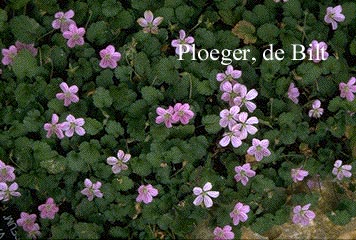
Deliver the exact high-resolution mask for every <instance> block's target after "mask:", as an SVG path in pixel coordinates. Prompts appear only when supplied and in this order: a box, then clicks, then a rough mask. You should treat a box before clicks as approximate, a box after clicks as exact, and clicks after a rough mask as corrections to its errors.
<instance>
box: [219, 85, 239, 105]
mask: <svg viewBox="0 0 356 240" xmlns="http://www.w3.org/2000/svg"><path fill="white" fill-rule="evenodd" d="M240 86H241V84H240V83H237V82H235V83H234V84H232V83H231V82H228V81H225V82H224V83H222V84H221V85H220V87H221V89H220V90H221V91H223V94H222V95H221V100H223V101H225V102H228V103H229V104H230V106H231V107H232V106H235V103H234V99H235V98H236V97H238V96H240V94H241V93H240V90H241V88H240Z"/></svg>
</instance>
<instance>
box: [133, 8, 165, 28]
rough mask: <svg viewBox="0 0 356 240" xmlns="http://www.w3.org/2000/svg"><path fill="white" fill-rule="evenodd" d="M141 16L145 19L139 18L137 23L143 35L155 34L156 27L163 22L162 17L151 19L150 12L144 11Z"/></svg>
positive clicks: (151, 14)
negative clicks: (141, 28)
mask: <svg viewBox="0 0 356 240" xmlns="http://www.w3.org/2000/svg"><path fill="white" fill-rule="evenodd" d="M143 15H144V17H145V18H139V19H138V20H137V23H138V24H139V25H140V26H141V27H143V31H144V32H145V33H152V34H157V33H158V25H160V24H161V22H162V21H163V17H156V18H153V13H152V12H151V11H150V10H147V11H145V12H144V14H143Z"/></svg>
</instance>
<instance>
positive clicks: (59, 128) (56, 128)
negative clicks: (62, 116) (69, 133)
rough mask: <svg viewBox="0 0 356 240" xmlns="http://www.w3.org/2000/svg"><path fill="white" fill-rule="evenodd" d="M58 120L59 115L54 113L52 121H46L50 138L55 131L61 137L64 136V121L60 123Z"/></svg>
mask: <svg viewBox="0 0 356 240" xmlns="http://www.w3.org/2000/svg"><path fill="white" fill-rule="evenodd" d="M58 120H59V118H58V115H57V114H52V123H46V124H45V125H44V129H45V130H46V131H47V135H46V137H47V138H50V137H51V136H52V134H53V133H55V134H56V135H57V137H58V138H59V139H62V138H64V134H63V125H62V123H58Z"/></svg>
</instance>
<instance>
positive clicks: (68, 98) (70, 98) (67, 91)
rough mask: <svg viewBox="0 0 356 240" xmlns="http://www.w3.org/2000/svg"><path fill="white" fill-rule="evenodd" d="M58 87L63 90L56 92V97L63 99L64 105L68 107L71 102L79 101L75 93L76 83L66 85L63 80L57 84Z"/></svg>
mask: <svg viewBox="0 0 356 240" xmlns="http://www.w3.org/2000/svg"><path fill="white" fill-rule="evenodd" d="M59 87H60V88H61V90H62V91H63V92H62V93H57V94H56V98H57V99H59V100H64V106H66V107H68V106H69V105H70V104H71V103H72V102H74V103H77V102H78V101H79V97H78V96H77V95H76V93H77V92H78V87H77V85H72V86H70V87H68V85H67V84H66V83H65V82H62V83H61V84H59Z"/></svg>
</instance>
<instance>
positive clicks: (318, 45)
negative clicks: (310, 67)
mask: <svg viewBox="0 0 356 240" xmlns="http://www.w3.org/2000/svg"><path fill="white" fill-rule="evenodd" d="M327 48H328V45H327V44H326V43H325V42H318V41H316V40H313V41H312V42H311V47H310V48H308V50H307V52H308V54H309V55H311V57H312V59H313V62H314V63H318V62H320V61H321V60H323V61H324V60H326V59H328V57H329V53H328V52H327V51H326V49H327Z"/></svg>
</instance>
